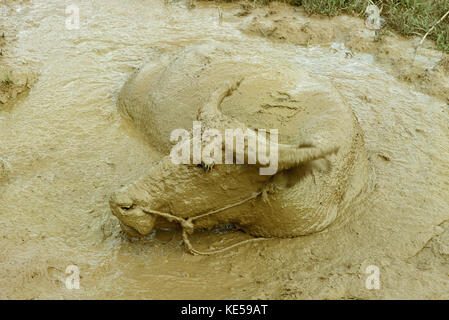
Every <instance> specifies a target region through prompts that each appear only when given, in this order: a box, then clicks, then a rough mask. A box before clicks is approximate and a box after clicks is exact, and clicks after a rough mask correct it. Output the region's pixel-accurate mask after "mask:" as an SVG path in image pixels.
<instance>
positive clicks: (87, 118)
mask: <svg viewBox="0 0 449 320" xmlns="http://www.w3.org/2000/svg"><path fill="white" fill-rule="evenodd" d="M69 4H72V3H71V2H69V1H67V2H61V1H33V2H32V3H29V2H23V3H22V2H20V3H19V2H13V3H9V4H8V6H9V7H8V8H9V9H8V10H10V11H9V13H8V19H6V20H5V22H4V24H5V28H6V30H12V29H16V30H18V32H17V34H16V39H15V40H14V41H12V42H10V43H8V42H6V43H5V44H4V46H5V52H8V54H7V55H4V56H3V58H2V59H3V60H2V65H7V66H12V67H13V70H12V71H13V72H19V71H21V70H22V69H21V68H20V67H19V66H18V63H20V62H22V61H23V62H25V63H26V67H27V70H33V71H32V72H37V73H38V74H39V78H38V81H37V82H36V83H34V85H33V86H32V89H31V90H30V91H29V92H28V94H26V95H23V96H22V97H20V98H19V99H16V100H15V101H14V103H13V106H11V108H9V109H8V110H3V109H2V108H1V107H0V139H1V143H0V159H1V160H2V162H1V163H3V164H4V165H1V164H0V166H1V168H6V169H2V170H3V172H7V174H6V176H7V179H1V178H0V226H1V228H0V230H1V231H0V246H1V247H2V250H1V251H0V288H1V290H0V297H1V298H21V299H36V298H283V299H292V298H341V299H354V298H362V299H370V298H449V296H448V292H449V290H448V289H449V278H448V275H447V266H448V265H449V254H448V250H447V248H448V246H449V242H448V241H449V240H448V239H449V225H448V222H447V221H448V219H449V176H448V172H449V163H448V161H447V159H449V128H448V121H449V110H448V107H447V106H446V105H447V103H448V101H447V98H448V97H447V85H448V83H449V81H448V80H449V78H448V74H447V69H445V67H444V66H445V65H446V64H445V62H444V61H446V60H445V59H447V58H445V57H443V54H442V53H441V52H439V51H436V50H434V48H433V45H432V44H431V43H428V42H426V43H424V46H423V47H422V48H420V49H419V50H418V53H417V55H416V57H415V58H414V64H409V62H410V61H409V59H410V57H411V54H412V51H413V50H414V44H415V43H416V42H415V40H413V39H411V40H407V39H403V38H401V37H398V36H396V35H394V34H391V35H387V36H386V38H385V39H384V40H380V41H377V42H375V41H374V40H375V39H374V34H373V33H372V31H370V30H366V28H365V27H364V21H363V20H361V19H357V18H352V17H346V16H341V17H336V18H334V19H328V18H318V17H310V16H308V15H305V14H304V13H303V12H302V11H301V10H300V9H297V8H291V7H289V6H284V5H280V4H273V5H271V6H269V7H265V8H257V9H254V10H252V11H251V12H249V13H248V14H241V12H242V9H241V6H239V5H238V4H223V5H218V4H215V3H197V4H196V7H195V8H191V9H190V10H189V9H188V8H187V6H186V5H185V4H184V3H181V2H180V3H173V4H165V3H164V2H162V1H156V0H154V1H146V2H135V1H123V0H122V1H118V0H117V1H116V0H111V1H108V2H104V1H80V2H79V9H80V28H79V29H77V30H67V29H66V28H65V20H66V18H67V15H66V14H65V8H66V6H67V5H69ZM189 7H190V6H189ZM2 8H4V6H3V7H2ZM219 8H220V9H219ZM2 10H4V9H2ZM272 11H274V12H275V13H272ZM220 12H221V14H220ZM284 17H285V18H284ZM254 18H256V20H254ZM275 20H279V21H275ZM257 23H258V25H259V26H260V28H261V29H262V30H264V32H262V33H261V32H258V30H257V29H256V27H255V26H257ZM307 23H308V24H307ZM270 25H274V26H275V27H276V28H273V27H270ZM302 29H305V30H306V31H302ZM270 30H272V32H271V31H270ZM307 30H309V31H307ZM323 30H324V31H323ZM326 30H327V32H326ZM329 30H332V32H331V31H329ZM345 30H346V31H345ZM270 32H271V35H270V34H269V33H270ZM279 37H284V38H285V39H279ZM295 39H296V40H295ZM193 43H200V44H203V45H207V44H208V43H225V44H227V45H232V44H235V45H236V46H238V45H239V44H242V43H244V44H245V47H246V48H247V49H246V50H248V51H251V52H252V53H253V54H254V55H261V56H263V55H264V54H266V53H267V52H270V51H272V52H275V53H276V54H277V56H280V57H281V59H285V61H286V63H287V61H288V63H295V64H297V65H299V66H301V68H302V69H303V70H305V72H307V73H309V74H311V75H312V76H313V77H314V78H316V79H323V81H324V80H326V81H330V82H332V83H333V86H334V87H335V90H337V91H338V92H339V94H340V95H341V98H342V99H343V100H344V101H345V104H346V105H347V106H348V107H349V108H351V109H352V110H353V112H354V114H355V116H356V118H357V119H358V121H359V123H360V126H361V128H362V130H363V133H364V137H365V148H366V150H367V153H368V159H369V162H370V168H371V171H372V175H371V177H372V185H373V188H372V190H371V191H370V192H369V193H367V194H366V195H365V197H364V199H363V201H362V202H356V203H354V204H353V205H351V206H350V207H349V208H347V211H346V212H345V214H344V215H343V216H344V217H345V218H344V219H339V220H338V221H336V222H335V223H334V224H332V226H331V227H330V228H328V229H326V230H324V231H322V232H320V233H316V234H313V235H310V236H305V237H299V238H294V239H275V240H270V241H266V242H261V243H254V244H250V245H248V246H243V247H240V248H238V249H236V250H234V251H231V252H228V253H225V254H223V255H219V256H211V257H199V256H191V255H189V254H187V253H185V251H184V250H183V247H182V242H181V237H180V234H179V233H178V232H176V231H175V232H171V231H169V230H165V231H158V232H156V233H153V234H150V235H149V236H147V237H145V238H144V239H140V240H136V239H130V238H128V237H126V236H125V235H124V233H123V232H122V231H121V229H120V226H119V223H118V221H117V219H116V218H115V217H113V216H112V215H111V212H110V209H109V205H108V199H109V196H110V194H111V193H113V192H114V191H116V190H118V189H119V188H120V187H121V186H124V185H126V184H129V183H131V182H133V181H136V180H137V179H138V178H140V177H142V176H144V175H145V174H146V173H147V172H148V171H149V170H150V168H151V167H152V166H153V165H154V164H155V163H156V162H157V161H158V160H159V159H160V155H159V154H158V153H157V152H156V151H155V150H154V149H153V148H152V147H151V146H150V145H149V144H148V143H147V141H146V140H145V138H144V137H143V136H142V135H141V134H140V133H139V132H138V130H136V129H135V128H134V127H133V126H132V125H130V123H129V122H127V121H125V120H123V119H122V118H121V116H120V115H119V113H118V112H117V108H116V102H117V101H116V100H117V95H118V92H119V89H120V88H121V87H122V85H123V84H124V82H125V81H126V79H128V77H129V76H130V75H131V74H132V72H133V71H135V69H136V68H137V67H139V66H142V65H144V64H145V63H147V62H149V61H152V60H154V59H155V58H156V57H161V56H164V55H166V54H167V53H177V52H179V51H180V50H182V49H183V48H184V47H185V46H186V45H188V44H193ZM3 63H4V64H3ZM280 63H282V61H281V62H280ZM407 66H408V67H410V70H409V69H407V68H406V67H407ZM426 69H427V70H428V72H427V73H423V72H422V70H426ZM274 72H275V70H274ZM418 75H421V78H420V77H418ZM445 90H446V91H445ZM4 176H5V174H4ZM246 237H247V236H246V235H244V234H242V233H239V232H231V233H226V232H223V230H215V231H211V232H205V233H201V234H195V236H194V237H193V239H192V241H193V242H194V244H195V245H196V246H198V247H200V248H211V247H214V246H217V247H219V246H223V245H226V244H228V243H230V242H233V241H236V240H238V239H243V238H246ZM70 265H75V266H77V267H78V268H79V270H80V276H81V279H80V285H81V288H80V289H78V290H76V289H74V290H69V289H67V288H66V286H65V279H66V277H67V274H66V273H65V270H66V268H67V266H70ZM370 265H375V266H377V267H378V268H379V270H380V284H381V287H380V289H379V290H368V289H367V288H366V286H365V281H366V278H367V276H368V275H367V274H366V273H365V272H366V270H367V267H368V266H370Z"/></svg>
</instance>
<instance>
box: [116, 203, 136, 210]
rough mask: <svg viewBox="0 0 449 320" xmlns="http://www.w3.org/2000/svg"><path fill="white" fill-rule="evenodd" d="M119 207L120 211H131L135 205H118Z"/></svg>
mask: <svg viewBox="0 0 449 320" xmlns="http://www.w3.org/2000/svg"><path fill="white" fill-rule="evenodd" d="M119 206H120V209H122V210H131V209H133V208H134V207H135V206H136V205H135V204H132V205H119Z"/></svg>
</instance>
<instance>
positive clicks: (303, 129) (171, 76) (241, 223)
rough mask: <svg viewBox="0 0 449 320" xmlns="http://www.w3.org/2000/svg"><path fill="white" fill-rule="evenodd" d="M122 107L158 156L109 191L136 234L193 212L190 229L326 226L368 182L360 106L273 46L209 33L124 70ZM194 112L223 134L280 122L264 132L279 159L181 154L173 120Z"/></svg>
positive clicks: (279, 233)
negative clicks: (217, 40) (273, 165)
mask: <svg viewBox="0 0 449 320" xmlns="http://www.w3.org/2000/svg"><path fill="white" fill-rule="evenodd" d="M118 108H119V110H120V112H121V114H122V115H123V116H124V117H125V118H128V119H129V120H130V121H132V122H133V123H134V124H135V126H136V127H137V128H138V129H139V130H140V131H141V132H143V133H144V134H145V135H146V137H147V138H148V142H149V143H150V144H151V145H152V146H153V147H154V148H155V150H157V151H158V152H160V153H161V157H162V158H161V160H160V161H159V162H158V163H157V164H156V165H155V166H154V167H153V168H152V169H151V170H150V172H148V173H147V174H146V175H145V176H144V177H142V179H140V180H139V181H137V182H135V183H133V184H131V185H128V186H126V187H124V188H122V189H121V190H119V191H117V192H115V193H114V194H113V195H112V196H111V198H110V207H111V210H112V213H113V214H114V215H115V216H116V217H117V218H118V219H119V220H120V223H121V226H122V229H123V230H124V231H126V232H127V233H129V234H131V235H134V236H136V235H147V234H149V233H150V232H151V231H152V230H153V228H158V227H162V226H168V225H172V224H175V223H178V222H180V221H181V222H182V221H187V220H188V218H192V217H197V219H195V223H194V224H191V225H190V226H187V225H184V227H186V228H188V227H190V230H189V232H193V230H194V229H198V228H212V227H214V226H219V225H222V224H226V223H233V224H234V225H236V226H237V227H238V228H240V229H242V230H244V231H245V232H247V233H249V234H251V235H253V236H257V237H295V236H299V235H306V234H310V233H313V232H317V231H321V230H323V229H324V228H326V227H327V226H329V225H330V224H331V223H332V222H333V221H334V220H335V219H336V218H337V217H338V216H339V215H341V214H342V213H344V211H345V207H346V206H348V205H349V204H350V203H351V202H352V201H353V199H354V198H355V197H357V196H358V195H359V194H360V193H361V192H362V190H363V188H364V187H365V185H366V181H367V176H368V174H367V172H368V169H367V168H368V165H367V163H368V162H367V158H366V152H365V149H364V142H363V134H362V131H361V129H360V127H359V125H358V122H357V120H356V118H355V116H354V115H353V113H352V110H351V109H350V108H349V107H348V106H346V105H345V103H344V101H343V99H342V97H341V96H340V95H339V93H338V91H337V90H336V89H335V88H334V87H333V85H332V83H330V82H328V81H326V80H323V79H317V78H314V77H312V76H311V75H309V74H307V73H306V72H304V71H303V70H301V67H300V66H299V65H297V64H295V63H294V62H292V61H290V60H288V59H285V58H284V57H279V56H276V55H274V54H272V53H269V52H266V53H260V54H254V55H248V54H242V53H241V52H239V50H238V49H234V48H233V47H232V46H225V45H210V44H208V45H199V46H191V47H188V48H185V49H184V50H182V51H181V52H180V53H177V54H175V55H174V56H168V57H167V56H164V57H162V58H159V59H155V60H153V61H152V62H151V63H149V64H147V65H146V66H145V67H143V68H142V69H139V70H137V71H136V72H135V73H134V74H133V75H132V76H131V78H130V79H129V80H128V81H127V82H126V84H125V85H124V87H123V88H122V90H121V92H120V95H119V98H118ZM194 121H200V122H201V125H202V127H201V130H203V131H202V132H203V133H204V131H206V130H207V129H211V128H213V129H216V132H218V133H217V134H222V135H223V136H224V135H225V132H224V131H225V130H226V129H229V128H230V129H236V128H241V129H242V130H246V129H249V130H250V131H249V132H256V131H257V129H267V130H269V129H276V130H278V132H279V137H278V141H271V142H270V143H268V142H267V144H269V145H271V146H275V147H276V151H277V160H278V163H277V171H276V172H273V173H272V174H268V175H267V174H261V173H260V170H259V169H260V168H261V167H266V166H267V165H266V163H264V164H263V163H261V162H260V161H258V160H257V159H253V160H254V161H252V162H250V163H248V162H249V161H246V162H245V164H235V163H234V164H224V163H216V162H217V161H216V162H215V163H206V162H204V161H203V162H202V163H201V164H198V163H194V162H193V161H191V162H190V163H187V164H175V163H174V162H173V157H172V156H170V151H171V150H172V148H173V146H174V144H173V142H171V141H170V137H171V135H172V132H173V130H175V129H179V128H184V129H186V130H189V129H191V128H192V123H193V122H194ZM266 140H268V136H267V139H266ZM186 141H187V142H185V143H187V144H189V145H188V146H189V147H190V146H191V144H192V140H186ZM233 141H234V140H233ZM233 143H234V142H233ZM225 145H226V143H225V142H223V144H222V147H223V149H225ZM203 147H204V142H203ZM249 150H251V146H250V145H249V143H248V140H245V148H244V151H238V150H237V148H234V150H233V156H234V160H235V159H236V158H237V157H244V158H245V159H247V160H248V159H249V158H248V152H249ZM272 150H274V149H270V152H272ZM239 152H240V153H239ZM242 152H243V154H242ZM190 160H192V159H191V158H190ZM218 162H220V161H218ZM235 204H238V205H235ZM220 208H225V210H219V209H220ZM214 210H217V211H219V212H216V213H214V214H208V215H205V216H203V215H202V214H204V213H205V212H214ZM152 212H159V213H161V214H155V213H152ZM163 213H165V214H166V215H165V216H164V215H163ZM199 216H201V217H199ZM173 217H176V218H173ZM198 217H199V218H198ZM191 220H192V219H191ZM191 220H190V221H191Z"/></svg>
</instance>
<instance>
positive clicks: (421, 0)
mask: <svg viewBox="0 0 449 320" xmlns="http://www.w3.org/2000/svg"><path fill="white" fill-rule="evenodd" d="M222 1H223V0H222ZM224 1H228V0H224ZM231 1H232V0H231ZM249 1H252V0H249ZM271 1H272V0H254V2H256V3H261V4H267V3H269V2H271ZM280 1H281V2H286V3H289V4H292V5H296V6H303V7H304V9H305V10H306V12H308V13H310V14H312V13H316V14H324V15H328V16H335V15H339V14H342V13H348V14H353V15H360V16H362V15H364V12H365V9H366V7H367V6H368V5H370V4H375V5H377V6H378V7H379V8H382V12H381V16H382V17H383V18H385V19H386V24H387V26H388V27H390V28H392V29H393V30H396V31H398V32H399V33H400V34H403V35H405V36H424V34H425V33H426V32H427V31H428V30H429V29H430V28H431V27H432V26H433V25H434V24H435V23H436V22H437V21H438V20H439V19H440V18H441V17H442V16H443V15H444V14H445V13H446V12H447V11H448V10H449V0H377V1H376V0H374V1H370V0H280ZM427 38H430V39H433V40H435V41H436V43H437V45H438V48H439V49H440V50H443V51H447V52H449V16H447V17H446V18H445V19H444V20H443V21H441V22H440V23H439V24H438V25H437V26H436V27H435V29H434V30H433V31H432V32H431V33H430V34H429V35H428V36H427Z"/></svg>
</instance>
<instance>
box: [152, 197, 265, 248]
mask: <svg viewBox="0 0 449 320" xmlns="http://www.w3.org/2000/svg"><path fill="white" fill-rule="evenodd" d="M261 194H262V192H257V193H255V194H253V195H252V196H251V197H249V198H246V199H243V200H240V201H238V202H235V203H233V204H230V205H227V206H225V207H222V208H220V209H216V210H212V211H209V212H206V213H203V214H200V215H198V216H194V217H189V218H186V219H185V218H181V217H178V216H175V215H172V214H170V213H167V212H161V211H156V210H152V209H149V208H144V209H143V211H144V212H147V213H151V214H155V215H158V216H161V217H164V218H165V219H167V220H168V221H169V222H173V221H176V222H178V223H179V224H180V226H181V228H182V240H183V241H184V244H185V246H186V249H187V251H188V252H189V253H190V254H192V255H196V254H197V255H202V256H208V255H212V254H217V253H222V252H225V251H227V250H230V249H232V248H235V247H237V246H240V245H242V244H245V243H248V242H255V241H262V240H268V238H253V239H247V240H242V241H240V242H237V243H234V244H232V245H230V246H228V247H225V248H222V249H217V250H211V251H207V252H205V251H199V250H196V249H195V248H194V247H193V246H192V244H191V243H190V240H189V237H188V235H189V234H193V232H194V231H195V226H194V224H193V221H195V220H198V219H200V218H204V217H207V216H210V215H212V214H215V213H218V212H222V211H225V210H227V209H230V208H233V207H236V206H239V205H241V204H244V203H246V202H248V201H251V200H253V199H255V198H257V197H258V196H260V195H261Z"/></svg>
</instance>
